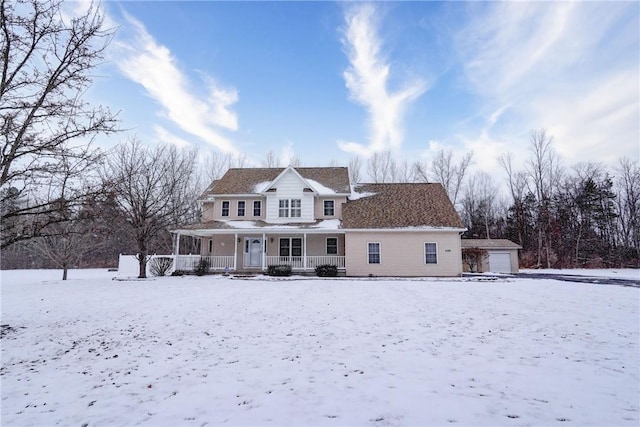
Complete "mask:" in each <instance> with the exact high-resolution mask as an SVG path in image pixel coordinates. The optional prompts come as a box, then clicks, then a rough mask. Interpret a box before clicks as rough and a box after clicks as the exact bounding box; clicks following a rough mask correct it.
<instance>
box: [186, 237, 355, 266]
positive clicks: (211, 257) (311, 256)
mask: <svg viewBox="0 0 640 427" xmlns="http://www.w3.org/2000/svg"><path fill="white" fill-rule="evenodd" d="M174 233H175V242H174V255H175V269H176V270H181V271H194V270H195V269H196V268H197V267H198V265H199V264H200V263H202V262H203V261H204V262H206V266H207V267H208V271H210V272H263V271H266V270H267V269H268V267H269V266H271V265H288V266H291V269H292V271H293V272H298V273H312V272H314V271H315V268H316V267H317V266H321V265H332V266H336V267H337V268H338V271H344V270H345V256H344V255H345V254H344V233H343V232H340V231H339V230H332V231H331V232H326V231H323V232H319V231H316V230H313V231H308V230H305V231H302V230H295V229H291V230H274V231H270V232H264V231H262V230H243V231H233V232H230V231H227V230H176V231H174ZM187 236H189V237H191V238H193V239H196V241H197V242H198V245H196V247H199V253H197V254H181V253H179V252H180V251H179V248H180V247H181V244H180V243H181V239H183V238H185V237H187Z"/></svg>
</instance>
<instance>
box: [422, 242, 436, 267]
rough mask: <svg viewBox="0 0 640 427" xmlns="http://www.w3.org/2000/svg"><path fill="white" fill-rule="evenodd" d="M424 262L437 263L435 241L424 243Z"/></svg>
mask: <svg viewBox="0 0 640 427" xmlns="http://www.w3.org/2000/svg"><path fill="white" fill-rule="evenodd" d="M424 262H425V263H427V264H437V263H438V247H437V246H436V244H435V243H425V244H424Z"/></svg>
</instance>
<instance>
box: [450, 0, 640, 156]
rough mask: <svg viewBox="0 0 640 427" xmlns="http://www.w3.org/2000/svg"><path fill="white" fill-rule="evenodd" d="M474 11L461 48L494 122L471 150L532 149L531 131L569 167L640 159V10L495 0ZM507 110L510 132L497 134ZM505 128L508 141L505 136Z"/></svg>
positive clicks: (623, 5) (471, 81)
mask: <svg viewBox="0 0 640 427" xmlns="http://www.w3.org/2000/svg"><path fill="white" fill-rule="evenodd" d="M471 8H472V10H471V13H470V16H471V21H469V22H468V24H467V25H465V26H464V28H462V29H461V31H460V32H459V33H458V34H457V37H456V45H457V48H458V53H459V55H460V59H461V61H462V64H463V68H464V75H465V78H466V82H467V83H468V87H469V89H470V90H471V91H472V92H473V93H475V94H476V96H478V97H479V98H480V102H479V104H482V105H485V106H486V109H487V110H486V112H487V117H486V127H485V128H484V129H482V130H480V131H478V136H477V138H473V137H472V138H469V137H467V138H466V140H465V143H466V144H468V145H470V146H477V145H478V144H480V143H482V142H483V141H484V142H486V141H487V140H493V141H495V140H496V139H502V140H504V139H511V140H512V141H514V142H515V141H518V140H519V141H520V142H522V143H527V141H528V138H527V137H526V135H527V134H528V132H529V130H530V129H538V128H546V129H547V130H548V131H549V133H550V134H552V135H554V137H555V141H556V148H557V149H558V151H559V152H560V153H561V154H563V155H564V156H565V157H566V158H567V159H568V160H570V161H571V162H576V161H583V160H594V159H595V160H615V159H616V158H617V157H619V156H622V155H634V154H635V155H636V156H637V155H638V145H637V144H638V133H639V124H638V116H639V114H640V111H639V105H640V100H639V98H640V97H639V89H638V86H639V85H638V75H639V72H640V70H639V63H638V53H637V52H638V31H639V29H638V26H639V24H638V22H637V15H638V5H637V3H633V2H619V3H615V2H614V3H608V2H607V3H602V2H550V3H549V2H526V3H522V2H492V3H481V4H473V5H472V6H471ZM504 106H508V108H507V110H508V111H509V120H510V126H509V129H506V130H505V128H506V127H503V128H501V127H500V126H497V127H494V125H496V124H498V125H499V124H500V123H499V120H500V119H501V116H502V114H503V113H504V112H505V108H504ZM517 128H520V129H517ZM500 129H501V130H502V132H506V133H510V134H509V135H507V134H504V133H503V134H502V135H501V136H498V133H499V132H500ZM489 130H491V131H490V132H489V133H487V132H488V131H489ZM612 143H613V144H615V145H614V147H615V148H614V149H613V150H612V146H611V144H612ZM510 149H511V150H512V151H517V150H518V147H516V146H514V145H513V144H512V146H511V148H510ZM476 152H477V151H476Z"/></svg>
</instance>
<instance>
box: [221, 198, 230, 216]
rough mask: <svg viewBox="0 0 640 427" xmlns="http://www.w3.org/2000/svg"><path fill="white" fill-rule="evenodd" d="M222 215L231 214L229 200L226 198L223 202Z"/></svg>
mask: <svg viewBox="0 0 640 427" xmlns="http://www.w3.org/2000/svg"><path fill="white" fill-rule="evenodd" d="M222 216H229V201H228V200H224V201H223V202H222Z"/></svg>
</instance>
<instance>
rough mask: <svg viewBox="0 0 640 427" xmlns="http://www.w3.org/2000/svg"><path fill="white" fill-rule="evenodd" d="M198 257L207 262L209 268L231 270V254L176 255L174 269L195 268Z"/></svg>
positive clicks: (188, 269) (187, 269) (198, 260)
mask: <svg viewBox="0 0 640 427" xmlns="http://www.w3.org/2000/svg"><path fill="white" fill-rule="evenodd" d="M200 259H206V260H207V261H208V262H209V270H226V269H229V270H233V264H234V262H233V259H234V257H233V255H231V256H200V255H178V256H177V258H176V270H186V271H191V270H195V268H196V267H197V266H198V263H199V262H200Z"/></svg>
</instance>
